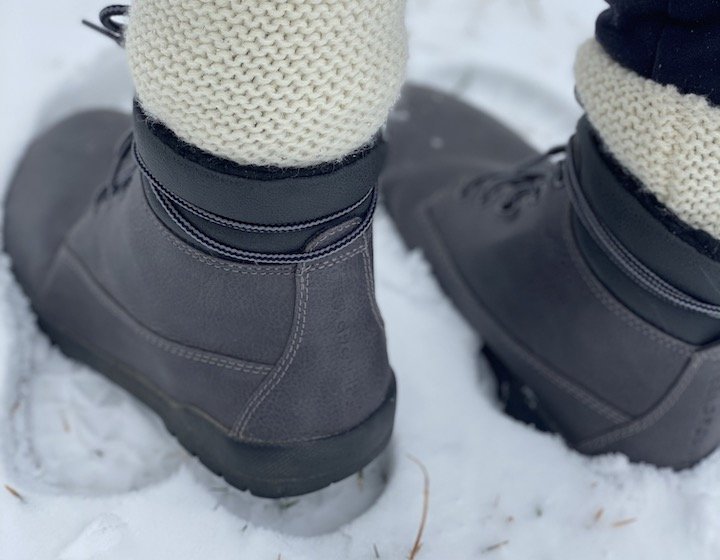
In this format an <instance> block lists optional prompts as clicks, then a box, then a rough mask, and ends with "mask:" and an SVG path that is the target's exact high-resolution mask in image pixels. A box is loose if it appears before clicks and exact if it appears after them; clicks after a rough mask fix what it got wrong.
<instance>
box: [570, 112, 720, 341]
mask: <svg viewBox="0 0 720 560" xmlns="http://www.w3.org/2000/svg"><path fill="white" fill-rule="evenodd" d="M572 142H573V161H572V162H571V165H573V166H574V168H575V170H576V173H577V174H578V177H579V183H580V187H581V188H582V192H583V194H584V195H585V197H586V199H587V201H588V203H589V204H590V206H591V207H592V209H593V211H594V213H595V215H596V216H597V217H598V218H599V219H600V220H601V221H602V224H603V226H604V227H605V228H607V229H608V230H609V231H610V232H611V233H612V234H613V235H614V236H615V237H616V238H617V239H618V241H619V242H621V243H622V244H623V246H624V247H625V248H626V249H628V250H629V251H630V252H631V253H632V254H633V255H634V256H635V257H636V258H637V259H638V260H640V261H641V262H642V263H643V264H644V265H645V266H647V267H648V268H649V269H651V270H652V271H653V272H654V273H655V274H657V275H658V276H660V277H661V278H662V279H663V280H665V281H666V282H668V283H670V284H672V285H673V286H675V287H677V288H679V289H681V290H683V291H684V292H686V293H688V294H690V295H692V296H694V297H696V298H699V299H701V300H703V301H706V302H708V303H712V304H720V289H719V288H718V286H720V263H719V262H718V261H716V260H715V259H713V258H711V257H709V256H707V255H706V254H704V253H703V252H702V251H701V250H700V249H699V248H698V247H697V246H696V245H695V244H692V243H688V242H687V241H686V240H685V239H684V238H683V237H681V236H679V235H678V234H677V230H676V229H674V228H670V227H668V225H667V222H666V220H660V219H659V218H658V217H657V215H656V214H655V213H654V212H651V211H650V210H648V208H646V206H645V204H643V202H642V201H641V200H640V198H639V197H638V196H637V194H638V193H639V192H643V193H645V192H647V191H640V189H642V185H635V189H634V190H630V189H629V188H627V185H628V184H630V182H635V183H637V181H636V180H635V179H634V178H633V177H632V176H631V175H629V174H628V173H627V172H625V171H623V170H622V168H621V167H620V166H619V164H618V163H617V162H615V161H614V160H612V159H611V156H610V155H609V154H608V153H607V151H606V150H604V148H603V147H602V145H601V143H600V140H599V138H598V136H597V134H596V133H595V131H594V130H593V129H592V126H591V125H590V123H589V122H588V121H587V119H586V118H583V119H581V120H580V122H579V123H578V128H577V133H576V135H575V137H574V138H573V139H572ZM657 204H659V202H658V203H657ZM666 212H667V214H668V215H669V214H670V213H669V211H667V210H666ZM675 219H677V218H675ZM574 226H575V231H576V236H577V241H578V245H579V247H580V249H581V251H582V253H583V255H584V257H585V258H586V260H587V262H588V264H589V266H590V267H591V268H592V269H593V271H594V272H595V274H596V275H597V276H598V278H599V279H600V280H601V281H602V282H603V284H604V285H605V286H606V287H607V288H608V289H609V290H610V291H611V292H612V293H613V294H614V295H615V296H616V297H617V298H618V299H619V300H620V301H622V302H623V303H624V304H625V305H626V306H627V307H628V308H630V309H631V310H632V311H633V312H635V313H637V314H638V315H640V316H641V317H643V318H644V319H646V320H647V321H649V322H651V323H652V324H654V325H655V326H657V327H658V328H660V329H662V330H664V331H665V332H668V333H669V334H671V335H673V336H676V337H678V338H680V339H682V340H684V341H686V342H689V343H691V344H705V343H708V342H711V341H713V340H716V339H717V338H718V337H720V321H718V320H715V319H710V318H708V317H704V316H702V315H701V314H699V313H694V312H689V311H686V310H684V309H680V308H678V307H676V306H674V305H671V304H670V303H667V302H665V301H662V300H660V299H658V298H656V297H654V296H653V295H651V294H649V293H648V292H646V291H645V290H644V289H643V288H641V287H639V286H638V285H637V284H636V283H635V282H633V281H632V280H630V278H629V277H628V276H627V275H626V274H625V273H624V272H622V271H621V270H620V269H619V268H618V267H617V266H616V265H615V264H614V263H612V262H611V261H610V259H609V258H608V257H607V256H606V255H605V254H604V252H603V250H602V249H601V248H600V247H599V246H598V245H597V243H596V242H595V241H594V240H593V239H592V237H591V236H590V235H589V234H588V233H587V232H586V230H585V226H584V225H582V224H581V223H580V222H579V221H577V220H576V221H575V223H574Z"/></svg>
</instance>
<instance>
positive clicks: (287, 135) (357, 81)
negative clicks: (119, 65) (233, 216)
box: [126, 0, 407, 167]
mask: <svg viewBox="0 0 720 560" xmlns="http://www.w3.org/2000/svg"><path fill="white" fill-rule="evenodd" d="M404 8H405V0H287V1H284V2H278V1H276V0H187V1H183V2H176V1H174V0H136V1H135V3H134V4H133V6H132V8H131V10H130V21H129V26H128V32H127V38H126V47H127V51H128V58H129V62H130V69H131V72H132V76H133V79H134V82H135V87H136V90H137V97H138V100H139V102H140V104H141V106H142V108H143V110H144V111H145V113H146V114H147V115H149V116H150V117H151V118H153V119H157V120H159V121H161V122H162V123H163V124H165V126H167V127H168V128H170V129H171V130H172V131H173V132H174V133H175V134H176V135H177V136H178V137H179V138H180V139H181V140H184V141H186V142H188V143H189V144H192V145H194V146H196V147H199V148H200V149H202V150H204V151H206V152H209V153H211V154H214V155H216V156H219V157H223V158H226V159H230V160H232V161H235V162H238V163H240V164H243V165H263V166H267V165H269V166H281V167H302V166H312V165H315V164H319V163H323V162H329V161H335V160H339V159H341V158H343V157H344V156H346V155H349V154H351V153H353V152H355V151H357V150H358V149H360V148H362V147H363V146H365V145H367V144H368V143H369V142H370V141H371V140H372V139H373V137H374V136H375V135H376V134H377V132H378V130H379V129H380V127H381V126H382V125H383V123H384V122H385V119H386V118H387V114H388V112H389V110H390V108H391V106H392V105H393V104H394V102H395V101H396V99H397V97H398V94H399V90H400V86H401V84H402V81H403V78H404V72H405V61H406V58H407V47H406V37H405V25H404Z"/></svg>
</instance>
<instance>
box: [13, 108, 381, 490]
mask: <svg viewBox="0 0 720 560" xmlns="http://www.w3.org/2000/svg"><path fill="white" fill-rule="evenodd" d="M384 151H385V149H384V145H383V143H382V142H381V141H378V142H375V143H374V145H372V146H370V147H369V148H367V149H365V150H364V151H362V152H360V153H358V154H355V155H353V156H351V157H348V158H346V159H345V160H343V161H342V162H339V163H337V164H333V165H327V166H318V167H314V168H303V169H279V168H260V167H247V166H241V165H238V164H235V163H233V162H230V161H227V160H224V159H219V158H217V157H214V156H212V155H210V154H207V153H205V152H202V151H200V150H199V149H197V148H194V147H192V146H190V145H188V144H185V143H183V142H181V141H179V140H178V139H177V138H176V137H175V136H174V135H173V133H172V132H171V131H170V130H169V129H167V128H166V127H164V126H163V125H162V124H160V123H158V122H154V121H151V120H149V119H148V118H147V117H146V115H144V114H143V112H142V110H141V109H140V107H139V106H138V105H136V106H135V107H134V115H133V117H130V116H128V115H125V114H120V113H115V112H108V111H94V112H86V113H82V114H78V115H75V116H73V117H71V118H69V119H68V120H65V121H64V122H62V123H60V124H58V125H57V126H55V127H54V128H52V129H51V130H49V131H47V132H45V133H44V134H42V135H40V136H39V137H38V138H37V139H36V140H35V141H34V142H33V143H32V145H31V146H30V147H29V149H28V150H27V152H26V153H25V156H24V158H23V159H22V161H21V163H20V165H19V168H18V170H17V172H16V174H15V177H14V179H13V180H12V182H11V185H10V190H9V193H8V195H7V199H6V201H5V223H4V243H5V249H6V251H7V252H8V254H9V255H10V257H11V258H12V266H13V270H14V272H15V274H16V276H17V279H18V281H19V283H20V285H21V286H22V288H23V289H24V291H25V293H26V294H27V296H28V298H29V300H30V303H31V305H32V308H33V310H34V311H35V313H36V314H37V317H38V322H39V325H40V327H41V328H42V329H43V331H44V332H45V333H47V335H48V336H49V337H50V339H51V340H52V341H53V342H54V343H55V344H57V345H58V346H59V348H60V349H61V350H62V351H63V352H65V353H66V354H67V355H68V356H71V357H72V358H75V359H77V360H79V361H81V362H84V363H86V364H88V365H89V366H91V367H93V368H95V369H96V370H97V371H99V372H101V373H102V374H104V375H106V376H107V377H108V378H109V379H111V380H112V381H114V382H116V383H117V384H119V385H121V386H122V387H124V388H125V389H127V390H128V391H129V392H130V393H132V394H133V395H135V396H136V397H138V398H139V399H140V400H141V401H143V402H144V403H145V404H147V405H148V406H149V407H150V408H151V409H153V410H154V411H155V412H156V413H157V414H158V415H159V416H160V417H161V418H162V420H163V421H164V422H165V425H166V426H167V428H168V430H169V431H170V432H172V433H173V434H174V435H175V436H176V437H177V439H178V440H179V442H180V443H181V444H182V445H183V446H184V447H185V448H186V449H187V450H188V451H189V452H190V453H192V454H194V455H197V457H198V458H199V459H200V461H201V462H202V463H204V464H205V465H206V466H207V467H208V468H210V469H211V470H212V471H214V472H215V473H217V474H219V475H221V476H223V477H224V478H225V479H226V480H227V481H228V482H229V483H230V484H232V485H233V486H236V487H238V488H241V489H248V490H250V492H252V493H253V494H255V495H257V496H264V497H281V496H291V495H299V494H304V493H307V492H311V491H314V490H318V489H320V488H323V487H325V486H327V485H329V484H331V483H332V482H335V481H338V480H340V479H342V478H345V477H347V476H349V475H352V474H353V473H355V472H357V471H358V470H360V469H362V468H363V467H364V466H365V465H367V464H368V463H369V462H370V461H372V460H373V459H374V458H375V457H376V456H377V455H378V454H379V453H380V452H381V451H382V450H383V449H384V448H385V446H386V444H387V443H388V441H389V438H390V435H391V431H392V427H393V417H394V410H395V381H394V376H393V374H392V371H391V369H390V366H389V364H388V359H387V354H386V346H385V335H384V330H383V323H382V320H381V318H380V313H379V311H378V308H377V306H376V302H375V296H374V286H373V265H372V249H371V230H370V226H371V223H372V216H373V210H374V205H375V200H376V194H375V193H376V183H377V176H378V173H379V170H380V166H381V164H382V161H383V158H384Z"/></svg>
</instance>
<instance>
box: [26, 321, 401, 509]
mask: <svg viewBox="0 0 720 560" xmlns="http://www.w3.org/2000/svg"><path fill="white" fill-rule="evenodd" d="M38 323H39V325H40V328H41V329H42V330H43V331H44V332H45V333H46V334H47V335H48V337H49V338H50V340H51V341H52V342H53V343H54V344H56V345H57V346H58V347H59V348H60V349H61V350H62V351H63V353H65V354H66V355H67V356H69V357H71V358H73V359H76V360H78V361H80V362H83V363H85V364H87V365H89V366H90V367H91V368H93V369H95V370H96V371H98V372H100V373H102V374H103V375H105V376H106V377H108V378H109V379H110V380H112V381H113V382H115V383H116V384H117V385H120V386H121V387H122V388H123V389H125V390H126V391H128V392H129V393H130V394H132V395H133V396H135V397H137V398H138V399H139V400H140V401H142V402H143V403H144V404H146V405H147V406H148V407H149V408H150V409H152V410H153V411H154V412H155V413H156V414H157V415H158V416H160V418H161V419H162V420H163V422H164V424H165V426H166V428H167V429H168V431H169V432H170V433H171V434H173V436H175V438H176V439H177V440H178V442H179V443H180V444H181V445H182V446H183V447H184V448H185V449H186V450H187V451H189V452H190V453H191V454H192V455H194V456H195V457H197V458H198V459H199V461H200V462H201V463H202V464H203V465H205V466H206V467H207V468H208V469H210V470H211V471H212V472H214V473H215V474H217V475H218V476H220V477H222V478H223V479H225V480H226V481H227V482H228V484H230V485H231V486H234V487H235V488H238V489H240V490H248V491H249V492H250V493H251V494H253V495H255V496H258V497H262V498H283V497H289V496H299V495H302V494H308V493H310V492H315V491H317V490H320V489H322V488H325V487H326V486H329V485H330V484H332V483H334V482H338V481H340V480H342V479H344V478H347V477H349V476H352V475H353V474H355V473H357V472H359V471H360V470H361V469H362V468H363V467H365V466H367V465H368V464H369V463H370V462H371V461H373V460H374V459H375V458H376V457H377V456H378V455H380V453H381V452H382V451H383V450H384V449H385V448H386V447H387V445H388V443H389V441H390V437H391V435H392V430H393V424H394V418H395V403H396V385H395V378H394V377H393V379H392V383H391V385H390V388H389V389H388V392H387V395H386V397H385V400H384V401H383V403H382V404H381V405H380V407H378V408H377V409H376V410H375V412H373V413H372V414H371V415H370V416H369V417H368V418H367V419H366V420H364V421H363V422H362V423H360V424H358V425H357V426H355V427H354V428H352V429H350V430H348V431H345V432H342V433H339V434H336V435H333V436H329V437H325V438H318V439H312V440H304V441H299V442H288V443H277V444H264V443H250V442H242V441H238V440H235V439H232V438H230V437H229V436H228V435H227V433H226V430H225V429H224V428H223V427H222V426H220V425H219V424H218V423H217V422H216V421H215V420H213V419H212V418H210V417H209V416H207V415H206V414H204V413H203V412H202V411H200V410H199V409H197V408H195V407H191V406H186V405H183V404H181V403H178V402H176V401H174V400H172V399H170V398H168V397H166V396H164V395H163V394H162V393H161V392H160V391H159V390H158V389H157V388H156V387H155V386H154V385H152V384H151V383H150V382H148V381H147V380H146V379H145V378H144V376H143V375H142V374H140V373H137V372H135V371H133V370H131V369H130V368H128V367H127V366H126V365H125V364H123V363H121V362H119V361H117V360H115V359H114V358H110V357H108V356H107V355H105V354H104V353H103V352H102V351H99V350H98V349H96V348H93V347H92V346H91V345H89V344H86V343H82V342H79V341H78V340H77V339H76V338H74V337H72V336H70V335H68V334H67V333H65V332H63V331H62V330H61V329H58V328H55V327H54V326H52V325H49V324H48V323H47V322H45V321H43V320H42V319H39V320H38Z"/></svg>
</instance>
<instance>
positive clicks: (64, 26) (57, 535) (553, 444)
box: [0, 0, 720, 560]
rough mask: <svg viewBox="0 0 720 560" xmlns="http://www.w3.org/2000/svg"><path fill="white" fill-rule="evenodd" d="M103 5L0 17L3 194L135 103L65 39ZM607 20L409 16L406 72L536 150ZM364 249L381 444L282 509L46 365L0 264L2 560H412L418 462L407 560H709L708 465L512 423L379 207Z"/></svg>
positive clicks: (139, 414) (80, 371)
mask: <svg viewBox="0 0 720 560" xmlns="http://www.w3.org/2000/svg"><path fill="white" fill-rule="evenodd" d="M102 6H103V3H102V2H99V1H97V0H64V1H63V2H51V1H50V0H42V1H41V0H36V1H34V2H6V3H5V5H3V17H2V18H0V41H2V44H1V46H2V48H0V69H2V73H3V75H5V76H6V77H8V79H7V80H6V82H5V87H3V88H0V107H2V111H3V113H2V122H3V131H4V134H3V135H1V136H0V154H2V155H1V156H0V184H3V185H4V184H6V183H7V180H8V179H9V177H10V175H11V173H12V169H13V167H14V164H15V162H16V161H17V158H18V156H19V155H20V153H21V152H22V149H23V147H24V145H25V144H26V142H27V141H28V140H29V139H30V138H31V137H32V135H33V134H34V133H35V132H36V131H37V130H38V129H39V128H41V127H43V126H47V125H48V124H49V123H50V122H52V121H54V120H57V119H58V118H60V116H62V115H65V114H67V113H69V112H72V111H74V110H77V109H78V108H82V107H97V106H110V107H120V108H124V109H127V108H128V107H129V101H128V100H129V97H130V94H131V86H130V83H129V79H128V77H127V71H126V68H125V65H124V60H123V55H122V51H120V50H119V49H117V47H115V46H114V45H112V44H111V43H110V42H108V41H107V39H105V38H103V37H100V36H99V35H96V34H93V33H91V32H89V31H86V30H84V29H83V28H81V27H80V26H79V20H80V19H81V18H82V17H91V18H92V17H94V15H95V14H96V13H97V11H98V9H99V8H101V7H102ZM602 6H603V3H602V2H600V1H599V0H585V1H583V2H578V1H577V0H544V1H540V0H410V5H409V11H408V24H409V30H410V41H411V62H410V69H409V74H410V76H411V77H412V78H413V79H416V80H421V81H424V82H428V83H432V84H435V85H437V86H439V87H442V88H444V89H447V90H451V91H455V92H458V93H460V94H462V95H463V96H465V97H466V98H468V99H470V100H471V101H473V102H476V103H479V104H482V105H483V106H485V107H487V108H489V109H490V110H492V111H493V112H495V113H497V114H498V115H501V116H503V117H504V118H506V119H509V121H510V122H511V123H512V125H513V126H515V127H516V128H517V129H518V130H523V131H524V132H525V134H526V136H527V137H528V138H529V139H530V140H531V141H532V142H533V143H535V144H536V145H537V146H538V147H541V148H545V147H548V146H550V145H552V144H554V143H557V142H562V141H564V139H565V138H566V137H567V135H568V134H569V133H570V132H571V130H572V127H573V124H574V120H575V119H576V118H577V116H578V115H579V109H578V107H577V106H576V104H575V102H574V99H573V90H572V87H573V85H572V71H571V68H572V60H573V57H574V52H575V49H576V47H577V45H578V44H579V43H580V42H581V41H583V40H584V39H585V38H586V37H589V36H590V35H591V34H592V29H593V20H594V17H595V15H596V14H597V12H598V11H599V10H600V9H601V8H602ZM433 142H434V143H435V144H437V145H441V143H442V139H441V138H438V139H433ZM375 232H376V240H377V243H376V265H377V288H378V298H379V303H380V306H381V309H382V311H383V314H384V316H385V319H386V322H387V328H388V338H389V346H390V353H391V361H392V363H393V367H394V369H395V371H396V373H397V376H398V381H399V390H400V395H399V408H398V415H397V429H396V433H395V436H394V441H393V444H392V446H391V448H390V450H389V451H388V452H387V453H386V454H384V455H383V456H382V457H381V458H379V459H378V460H377V461H376V462H375V463H374V464H373V465H371V466H370V467H368V468H367V469H365V471H364V472H363V475H362V476H356V477H351V478H350V479H348V480H346V481H343V482H341V483H339V484H337V485H334V486H332V487H330V488H328V489H326V490H323V491H321V492H318V493H316V494H314V495H310V496H306V497H302V498H299V499H292V500H276V501H273V500H262V499H258V498H254V497H252V496H250V495H248V494H246V493H242V492H238V491H236V490H234V489H232V488H229V487H228V486H227V485H226V484H225V483H224V482H223V481H222V480H220V479H218V478H217V477H215V476H213V475H211V474H209V473H208V472H207V471H206V470H205V469H204V468H203V467H202V466H200V465H199V464H198V463H197V461H196V460H194V459H191V458H190V457H189V456H188V455H187V454H186V453H185V452H184V451H183V450H182V449H181V448H180V447H179V446H178V445H177V444H176V443H175V442H174V440H173V439H172V438H171V437H170V436H169V435H168V434H167V433H166V432H165V431H164V429H163V427H162V425H161V423H160V422H159V421H158V420H157V418H155V417H154V416H153V414H152V413H150V412H149V411H148V410H146V409H145V408H143V407H142V406H141V405H140V404H138V403H137V402H136V401H134V400H133V399H132V398H130V397H129V396H128V395H127V394H125V393H124V392H122V391H121V390H120V389H117V388H116V387H114V386H112V385H111V384H110V383H108V382H106V381H105V380H104V379H103V378H101V377H100V376H98V375H97V374H95V373H93V372H92V371H90V370H89V369H87V368H86V367H83V366H82V365H79V364H77V363H75V362H72V361H70V360H68V359H66V358H65V357H63V356H62V355H61V354H60V353H59V352H58V351H57V350H55V349H53V348H52V347H50V345H49V343H48V342H47V340H46V339H45V337H44V336H43V335H42V334H40V333H39V331H38V330H37V327H36V326H35V324H34V321H33V318H32V316H31V314H30V312H29V310H28V306H27V302H26V300H25V298H24V296H23V295H22V294H21V293H20V291H19V289H18V288H17V286H16V285H15V283H14V280H13V279H12V277H11V275H10V273H9V269H8V262H7V258H6V257H2V259H1V260H0V268H1V270H0V446H1V447H0V559H2V560H24V559H32V560H42V559H57V560H90V559H98V560H100V559H104V560H107V559H122V560H127V559H145V558H152V559H164V558H172V559H185V558H188V559H189V558H213V559H214V558H218V559H221V558H222V559H224V558H241V559H268V560H275V559H277V558H282V559H284V560H288V559H289V560H299V559H345V558H348V559H373V558H377V557H379V558H382V559H401V558H407V556H408V554H409V553H410V550H411V548H412V546H413V542H414V540H415V537H416V533H417V530H418V526H419V523H420V519H421V512H422V508H423V484H424V478H423V472H422V469H421V468H420V467H419V466H418V464H417V463H416V462H415V461H414V459H415V458H416V459H417V460H418V461H420V462H421V463H422V464H423V465H424V466H425V467H426V468H427V471H428V474H429V484H430V487H429V516H428V518H427V526H426V529H425V533H424V536H423V539H422V547H421V549H420V551H419V552H418V554H417V558H418V559H444V560H448V559H452V560H454V559H468V558H498V559H518V560H525V559H528V560H532V559H537V560H562V559H577V558H583V559H587V560H590V559H625V558H633V559H637V560H641V559H644V558H652V559H653V560H662V559H678V558H693V559H698V560H703V559H710V558H713V559H714V558H717V557H718V556H719V555H720V457H719V456H718V454H715V455H714V456H713V457H711V458H709V459H708V460H706V461H705V462H704V463H702V464H701V465H700V466H698V467H696V468H695V469H693V470H691V471H687V472H682V473H673V472H670V471H667V470H657V469H654V468H652V467H648V466H639V465H630V464H629V463H628V462H627V461H626V460H625V459H624V458H622V457H619V456H614V457H602V458H595V459H588V458H585V457H582V456H580V455H578V454H576V453H574V452H572V451H570V450H568V449H567V448H566V446H565V445H564V444H563V443H562V441H561V440H560V439H558V438H557V437H554V436H549V435H544V434H541V433H538V432H536V431H534V430H532V429H530V428H527V427H525V426H523V425H520V424H518V423H516V422H514V421H513V420H511V419H508V418H506V417H505V416H504V415H503V414H502V413H501V412H500V411H499V410H498V407H497V405H496V403H495V402H494V399H493V396H492V394H493V386H492V381H491V378H490V376H489V374H488V371H487V369H486V367H485V365H484V364H483V363H482V362H481V360H480V358H479V357H478V353H477V350H478V344H479V341H478V340H477V337H476V336H475V335H474V334H473V332H472V331H471V330H470V329H469V327H468V326H467V325H466V324H465V323H464V322H463V320H462V319H461V318H460V317H459V315H458V314H457V313H456V312H455V311H454V309H453V308H452V306H451V305H450V303H449V302H448V301H447V300H446V298H445V297H444V296H443V295H442V294H441V292H440V290H439V289H438V287H437V285H436V283H435V281H434V280H433V278H432V276H431V275H430V273H429V270H428V267H427V265H426V263H425V262H424V260H423V259H422V256H421V255H420V254H419V253H408V252H407V251H406V250H405V248H404V247H403V245H402V243H401V241H400V240H399V238H398V236H397V234H396V233H395V231H394V229H393V226H392V224H391V222H390V221H389V220H388V218H387V217H386V216H385V215H384V214H383V212H382V211H381V212H380V214H379V216H378V219H377V223H376V226H375ZM4 485H8V487H9V489H6V488H3V486H4ZM13 492H14V493H13Z"/></svg>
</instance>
